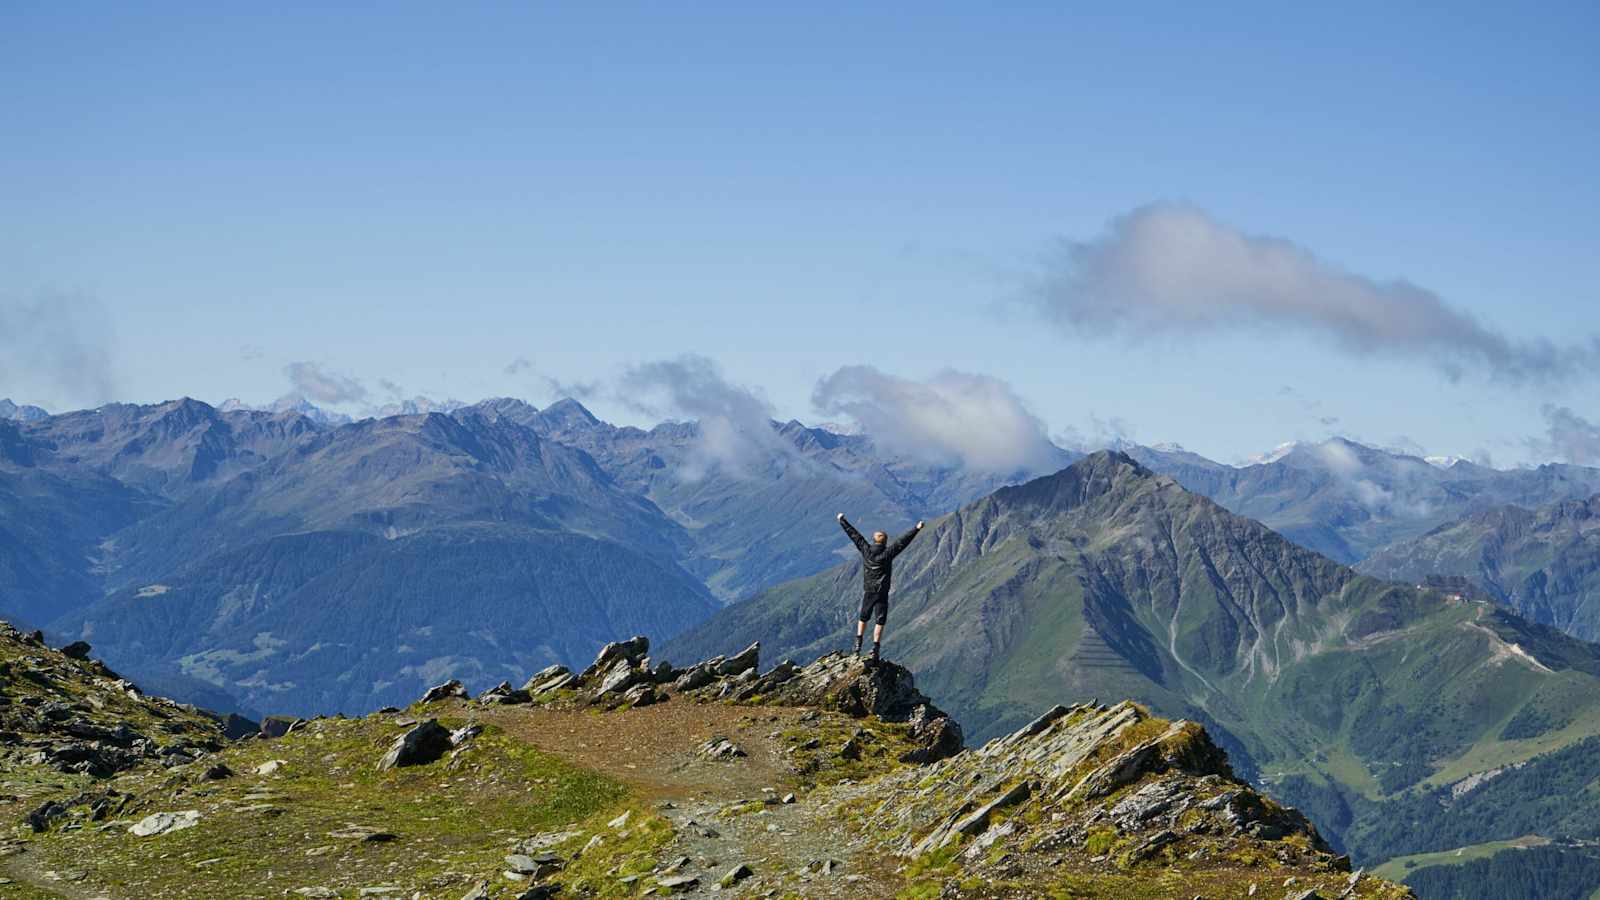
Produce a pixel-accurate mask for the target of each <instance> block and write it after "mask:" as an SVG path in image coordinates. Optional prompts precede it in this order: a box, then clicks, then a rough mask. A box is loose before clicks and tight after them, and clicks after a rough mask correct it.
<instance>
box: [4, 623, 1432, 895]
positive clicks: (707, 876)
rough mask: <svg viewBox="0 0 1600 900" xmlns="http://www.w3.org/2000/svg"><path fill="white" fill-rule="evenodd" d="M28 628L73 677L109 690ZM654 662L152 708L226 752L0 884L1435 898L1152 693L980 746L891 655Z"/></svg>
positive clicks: (64, 810)
mask: <svg viewBox="0 0 1600 900" xmlns="http://www.w3.org/2000/svg"><path fill="white" fill-rule="evenodd" d="M0 638H3V639H9V640H12V641H14V642H15V643H16V644H17V646H20V647H25V648H26V649H27V653H26V654H25V655H29V656H33V657H37V658H38V659H39V660H40V662H39V663H38V664H37V665H38V666H40V667H43V668H45V669H48V670H50V672H49V677H50V678H51V679H52V680H53V682H54V683H56V684H57V685H58V686H59V685H60V684H61V683H63V682H64V681H66V680H69V679H68V678H67V677H65V676H63V675H62V674H61V672H79V671H81V672H83V673H89V675H90V677H101V678H104V677H106V676H103V675H101V676H94V675H93V674H92V669H93V667H94V666H96V665H97V664H94V663H90V662H87V661H85V660H78V659H73V658H71V657H70V656H68V655H66V654H63V653H59V652H57V651H50V650H47V649H44V648H40V647H37V646H35V645H34V644H32V643H30V642H29V639H27V638H23V637H21V636H18V635H14V634H11V633H0ZM648 652H649V641H648V640H646V639H645V638H643V637H640V638H634V639H631V640H629V641H621V642H617V643H614V644H611V645H608V646H607V647H605V648H604V649H602V650H601V652H600V654H599V655H598V657H597V658H596V660H595V662H594V663H593V664H591V665H590V666H588V667H586V668H585V669H584V670H583V671H581V672H576V673H574V672H569V671H564V670H559V667H553V668H552V669H547V670H543V671H540V672H538V673H536V674H535V675H534V676H532V677H530V678H529V679H528V680H527V681H526V682H525V684H524V686H522V687H513V686H512V685H511V684H509V683H506V684H501V685H498V686H496V687H494V688H491V689H490V690H488V691H485V692H483V693H482V694H479V695H478V696H477V697H472V696H470V695H469V694H468V692H467V691H466V690H465V688H464V687H462V686H461V685H460V684H459V683H456V682H446V683H445V684H441V685H439V686H437V687H435V688H433V689H432V690H430V691H428V692H427V694H426V695H425V696H424V697H423V698H421V699H419V701H418V702H417V703H415V704H412V705H411V706H409V707H408V708H406V709H397V708H388V709H385V710H381V711H379V712H377V713H374V714H372V715H369V716H366V717H363V718H360V719H345V718H342V717H333V718H317V719H311V720H303V721H297V722H295V723H293V725H292V727H289V728H287V729H286V730H283V731H281V733H280V734H281V736H275V737H269V736H267V735H268V732H266V731H265V730H263V731H261V732H252V733H251V734H250V735H249V736H248V737H246V738H244V739H241V740H238V741H234V742H231V743H229V742H227V741H225V740H224V739H223V738H222V737H221V736H220V734H221V725H220V723H217V722H214V721H212V720H209V719H207V718H206V717H204V716H203V715H200V714H198V713H194V712H192V711H188V710H185V709H184V708H183V707H179V706H177V705H176V704H172V705H171V706H170V707H169V706H168V704H167V702H166V701H160V700H154V699H149V698H142V697H141V698H139V699H138V700H137V702H138V703H139V704H140V706H139V707H138V708H136V709H131V710H130V713H132V712H139V713H142V714H147V715H152V716H153V715H155V713H154V712H149V711H148V710H146V709H145V707H146V706H148V707H149V708H150V709H151V710H159V711H160V712H161V713H163V714H165V715H168V716H170V717H171V718H172V719H173V720H175V721H182V722H191V723H192V725H193V728H194V729H196V730H195V731H194V732H193V733H194V734H195V735H200V734H210V735H212V738H211V742H210V743H209V744H203V743H201V741H200V740H199V739H198V737H194V738H191V739H190V740H191V743H192V744H193V745H194V746H195V747H196V748H197V751H196V752H195V753H194V754H192V755H190V754H187V753H186V754H184V758H183V759H181V760H178V759H177V758H176V756H174V755H173V754H170V753H168V754H163V753H161V752H159V751H157V752H155V753H154V754H152V755H146V756H143V757H141V758H140V759H139V760H136V761H134V762H133V763H132V765H131V766H130V767H128V768H125V769H121V770H119V771H116V772H112V773H109V774H105V775H100V774H97V773H95V772H90V771H87V770H84V771H77V770H74V771H71V772H59V773H58V774H60V775H61V776H62V777H64V778H67V779H69V781H70V783H63V784H61V785H59V787H60V788H61V789H62V790H61V792H60V793H58V794H57V795H55V796H53V797H51V798H50V799H49V801H48V803H49V804H52V805H53V806H52V808H53V809H54V810H55V812H54V813H53V814H52V815H51V816H49V817H48V818H45V819H43V820H42V821H40V822H39V823H38V824H37V826H33V825H31V824H30V825H28V826H24V830H22V831H19V832H18V835H19V837H18V838H17V839H15V840H14V841H12V842H10V843H6V844H5V845H4V848H3V850H0V876H11V877H18V878H22V879H24V880H26V882H27V883H29V884H30V885H32V886H33V887H35V888H39V889H41V890H43V891H44V892H45V893H46V894H47V895H49V894H54V893H58V892H59V893H61V894H63V895H65V896H69V897H77V896H85V897H87V896H95V897H102V896H103V897H108V898H120V897H142V896H154V895H159V896H172V897H211V896H219V895H228V896H240V897H255V896H260V897H269V896H270V897H279V896H285V895H287V896H290V897H296V896H301V897H325V898H328V897H367V896H396V897H413V898H420V897H440V898H449V900H465V898H476V900H489V898H521V900H527V898H550V897H634V896H659V895H668V894H670V895H680V896H710V895H712V894H716V895H718V896H723V895H727V896H749V897H763V898H768V897H773V898H776V897H782V898H811V897H852V898H853V897H883V896H890V895H898V896H915V897H924V896H926V897H933V896H939V897H950V898H965V897H974V898H975V897H1040V896H1056V895H1061V896H1115V897H1130V898H1139V897H1150V898H1155V897H1181V898H1184V900H1188V898H1193V897H1195V896H1202V897H1208V898H1222V897H1236V896H1253V897H1261V898H1268V900H1290V898H1293V900H1310V898H1324V900H1331V898H1334V897H1339V898H1356V897H1360V898H1374V897H1381V898H1400V897H1406V896H1409V894H1408V893H1407V892H1406V891H1405V890H1404V889H1403V888H1399V887H1396V886H1394V885H1392V884H1390V883H1388V882H1383V881H1379V880H1377V879H1373V878H1369V877H1365V876H1363V875H1361V874H1360V873H1350V872H1348V871H1347V870H1348V860H1346V859H1343V858H1341V857H1337V856H1335V855H1334V854H1332V853H1331V852H1330V851H1329V850H1328V848H1327V846H1326V844H1324V843H1323V841H1322V839H1321V837H1320V836H1319V835H1318V834H1317V832H1316V830H1315V829H1314V828H1313V827H1312V826H1311V825H1310V824H1309V823H1308V822H1307V821H1306V819H1305V818H1304V817H1303V816H1301V815H1300V814H1299V813H1297V812H1294V811H1293V810H1288V809H1284V808H1282V807H1279V806H1277V805H1276V804H1273V803H1272V802H1271V801H1268V800H1266V799H1264V798H1262V797H1261V796H1260V795H1259V794H1257V793H1256V792H1255V791H1254V790H1253V789H1251V788H1250V787H1249V786H1248V785H1247V784H1244V783H1242V782H1240V781H1239V780H1238V779H1236V778H1235V777H1234V775H1233V773H1232V771H1231V769H1230V768H1229V766H1228V763H1227V759H1226V756H1225V754H1224V753H1223V752H1222V751H1221V750H1220V749H1218V748H1217V747H1216V746H1215V745H1214V744H1213V743H1212V742H1211V740H1210V738H1209V737H1208V736H1207V734H1206V733H1205V731H1204V730H1203V729H1201V728H1200V727H1199V726H1198V725H1195V724H1193V723H1188V722H1167V721H1164V720H1161V719H1156V718H1154V717H1152V716H1150V715H1149V714H1148V713H1147V712H1146V711H1145V710H1144V709H1143V708H1141V707H1139V706H1137V705H1135V704H1132V703H1121V704H1118V705H1115V706H1110V707H1106V706H1101V705H1098V704H1092V703H1091V704H1082V705H1079V706H1074V707H1057V708H1055V709H1052V710H1051V711H1049V712H1047V713H1046V714H1045V715H1043V716H1041V717H1039V718H1038V719H1037V720H1035V721H1034V722H1032V723H1030V724H1028V725H1027V726H1025V727H1024V728H1022V729H1020V730H1018V731H1017V732H1015V733H1014V734H1011V735H1008V736H1006V737H1004V738H1000V739H997V740H995V741H991V742H990V743H988V744H986V745H985V746H983V747H981V748H977V749H965V748H964V747H963V746H962V737H961V734H962V733H961V729H960V726H959V725H958V724H957V723H956V722H955V721H954V720H952V719H951V718H950V717H949V716H947V715H945V714H944V713H943V712H942V711H941V710H940V709H939V708H938V707H937V706H936V705H934V704H933V703H932V702H931V701H930V700H929V698H928V697H926V696H925V695H924V694H922V693H921V691H919V690H918V689H917V688H916V685H915V680H914V678H913V676H912V673H911V672H909V671H908V670H906V669H905V668H903V667H901V666H899V665H897V664H894V663H891V662H887V661H885V662H882V663H879V664H872V663H869V662H868V661H866V660H863V659H859V658H856V657H853V656H847V655H844V654H840V653H830V654H828V655H826V656H824V657H822V658H821V659H818V660H816V661H814V662H812V663H811V664H809V665H806V666H800V665H797V664H795V663H793V662H791V661H784V662H780V663H779V664H778V665H776V666H774V667H772V668H771V669H768V670H766V671H762V669H761V668H760V658H759V657H760V647H759V646H758V645H752V646H751V647H748V648H746V649H745V650H744V651H742V652H740V653H737V654H733V655H731V656H726V657H713V658H711V659H707V660H703V661H701V662H698V663H696V664H694V665H691V666H688V667H684V668H679V667H676V666H673V665H671V664H669V663H665V662H659V661H652V660H651V659H650V658H649V656H648ZM57 669H59V670H60V672H57V671H56V670H57ZM16 671H18V669H17V668H16V667H15V666H13V667H12V668H10V669H8V670H7V672H8V673H12V674H14V673H15V672H16ZM107 683H108V684H109V685H114V684H115V682H114V681H108V682H107ZM6 687H7V690H8V692H7V693H6V694H5V695H4V696H5V697H6V699H7V700H8V703H7V705H6V707H4V710H5V712H6V713H7V714H8V715H10V714H12V712H13V711H12V704H11V703H10V702H9V701H10V699H11V698H12V697H13V696H14V692H13V691H12V688H11V684H10V683H9V682H7V683H6ZM118 689H119V690H123V691H126V690H128V688H127V687H122V688H118ZM129 699H130V700H132V698H129ZM46 702H48V701H46ZM19 705H21V704H19ZM85 705H86V706H92V705H93V704H89V703H88V702H87V701H85ZM139 721H145V720H142V719H141V720H139ZM102 724H105V723H102ZM130 728H131V726H130ZM274 732H277V730H276V729H274ZM34 733H37V732H34ZM185 733H186V734H187V733H188V732H185ZM561 734H568V735H572V736H571V737H566V738H562V737H559V735H561ZM645 734H648V735H649V737H648V738H647V739H646V740H644V741H642V742H641V741H640V740H639V738H640V737H641V736H643V735H645ZM705 735H709V736H710V737H709V739H705V737H704V736H705ZM591 742H595V743H596V744H597V745H595V746H590V744H591ZM535 747H537V748H538V749H535ZM582 751H587V753H585V752H582ZM652 753H654V754H658V755H659V756H660V757H661V758H660V759H659V760H653V761H652V760H651V759H650V754H652ZM169 757H171V759H169ZM635 761H642V762H644V763H645V765H646V767H654V768H655V769H657V770H658V771H659V772H663V773H666V774H667V778H666V780H665V781H661V780H657V781H651V780H650V779H648V778H642V776H636V775H634V774H631V772H632V771H633V770H635V769H636V768H638V766H636V764H635ZM588 766H594V767H595V768H588ZM596 768H597V769H600V770H602V771H596V770H595V769H596ZM52 771H54V770H52ZM11 774H13V773H12V772H11V771H10V770H9V769H8V772H7V775H8V776H9V775H11ZM7 783H8V784H9V783H10V782H7ZM761 785H766V786H761ZM753 786H759V787H753ZM86 787H87V788H89V789H88V790H85V789H84V788H86ZM74 792H75V793H74ZM8 808H11V809H13V810H15V809H17V807H15V806H14V805H12V806H10V807H8ZM269 848H270V849H269ZM0 883H3V880H0ZM58 888H59V891H58ZM29 896H33V895H29Z"/></svg>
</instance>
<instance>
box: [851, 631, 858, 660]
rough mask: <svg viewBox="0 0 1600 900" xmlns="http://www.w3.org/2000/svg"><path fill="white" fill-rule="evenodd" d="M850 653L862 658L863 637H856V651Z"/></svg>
mask: <svg viewBox="0 0 1600 900" xmlns="http://www.w3.org/2000/svg"><path fill="white" fill-rule="evenodd" d="M850 652H851V654H852V655H854V656H860V655H861V635H859V634H858V635H856V648H855V649H854V650H852V651H850Z"/></svg>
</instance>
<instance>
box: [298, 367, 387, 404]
mask: <svg viewBox="0 0 1600 900" xmlns="http://www.w3.org/2000/svg"><path fill="white" fill-rule="evenodd" d="M283 374H285V375H287V376H289V382H290V383H291V384H293V385H294V389H295V390H296V391H298V392H299V393H301V394H303V395H304V396H305V397H306V399H308V400H311V401H312V402H315V403H335V404H337V403H358V402H360V401H362V400H365V399H366V398H367V388H366V386H365V385H363V384H362V383H361V382H360V381H358V380H356V379H355V378H351V377H350V376H348V375H341V374H340V373H338V372H334V371H333V370H331V369H329V368H327V367H326V366H323V365H321V364H319V363H314V362H292V363H289V364H288V365H287V366H284V367H283Z"/></svg>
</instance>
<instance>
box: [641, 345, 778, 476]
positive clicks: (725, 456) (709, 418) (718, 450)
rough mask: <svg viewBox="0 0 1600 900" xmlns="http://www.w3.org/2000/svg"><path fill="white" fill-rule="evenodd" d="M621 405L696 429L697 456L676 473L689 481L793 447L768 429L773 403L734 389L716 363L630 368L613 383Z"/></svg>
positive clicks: (688, 359)
mask: <svg viewBox="0 0 1600 900" xmlns="http://www.w3.org/2000/svg"><path fill="white" fill-rule="evenodd" d="M618 385H619V388H620V390H621V392H622V398H623V401H624V402H626V403H628V404H629V405H630V406H632V407H634V408H635V409H638V410H640V411H642V412H644V413H646V414H648V415H654V416H661V415H667V414H675V415H679V416H682V417H685V418H688V419H693V420H695V421H696V422H697V423H698V425H699V440H698V446H697V448H696V451H697V452H696V454H695V456H694V457H693V458H691V459H690V460H689V461H688V462H687V465H686V467H685V469H684V470H683V471H681V472H680V473H679V474H680V475H682V476H683V477H685V478H689V479H694V478H698V477H700V476H701V475H703V474H705V473H706V471H708V470H709V469H710V468H711V467H712V466H715V465H721V466H725V467H728V468H729V469H730V470H732V471H738V470H742V469H746V468H748V467H749V466H751V465H754V464H756V463H758V462H759V461H761V460H764V459H768V458H770V457H771V456H772V455H773V454H774V453H779V454H788V453H791V452H792V450H793V447H792V446H790V445H788V444H787V443H785V442H784V441H783V440H782V438H780V437H779V436H778V434H777V433H776V432H775V431H773V428H772V413H773V410H772V404H771V403H769V402H768V401H767V399H766V397H765V396H763V395H762V394H761V392H760V391H759V390H757V389H755V388H749V387H745V386H742V385H737V384H734V383H733V382H731V381H729V380H728V379H727V378H726V377H725V376H724V375H723V374H722V370H721V368H720V367H718V366H717V364H716V363H715V362H713V361H712V360H710V359H707V358H706V357H704V356H697V355H694V354H686V355H684V356H680V357H678V358H677V359H667V360H657V361H654V362H648V363H644V364H642V365H637V366H632V367H630V368H629V369H627V370H626V371H625V372H623V374H622V377H621V378H620V379H619V382H618Z"/></svg>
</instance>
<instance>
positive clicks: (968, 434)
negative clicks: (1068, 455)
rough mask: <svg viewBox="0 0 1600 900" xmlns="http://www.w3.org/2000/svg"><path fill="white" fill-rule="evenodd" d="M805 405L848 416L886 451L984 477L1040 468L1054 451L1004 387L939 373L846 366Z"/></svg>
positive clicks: (1050, 462)
mask: <svg viewBox="0 0 1600 900" xmlns="http://www.w3.org/2000/svg"><path fill="white" fill-rule="evenodd" d="M811 402H812V404H813V405H814V406H816V408H817V409H818V410H819V411H821V412H822V413H824V414H825V415H829V416H848V417H849V418H851V419H853V420H855V421H856V423H857V424H859V425H860V426H861V428H862V430H863V431H865V432H866V433H868V434H870V435H872V438H873V440H874V441H876V442H877V443H878V444H879V445H881V446H883V447H884V448H885V449H887V450H891V451H894V452H901V453H906V454H908V455H910V456H913V457H917V458H920V459H924V460H928V461H931V462H937V463H944V464H952V465H953V464H957V463H959V464H961V465H965V466H968V467H970V468H973V469H977V470H980V471H985V472H1002V473H1009V472H1015V471H1018V470H1027V471H1044V470H1047V469H1050V468H1053V466H1054V464H1055V463H1057V462H1058V461H1059V453H1060V451H1059V450H1058V449H1057V448H1056V447H1055V446H1054V445H1052V444H1051V443H1050V439H1049V438H1048V437H1047V436H1046V433H1045V427H1044V423H1043V422H1041V421H1039V419H1038V418H1037V417H1036V416H1034V415H1033V413H1032V412H1030V411H1029V410H1028V408H1027V406H1026V405H1025V404H1024V403H1023V402H1022V398H1021V397H1019V396H1017V393H1016V392H1015V391H1014V390H1012V388H1011V386H1010V385H1009V384H1007V383H1006V382H1004V381H1002V380H1000V379H998V378H994V377H992V376H989V375H973V374H969V373H966V372H956V371H952V370H945V371H943V372H940V373H939V374H937V375H935V376H933V377H932V378H930V379H928V380H927V381H915V380H912V379H909V378H901V377H898V376H895V375H889V374H886V373H884V372H881V371H879V370H878V369H876V368H873V367H872V366H845V367H843V368H841V369H839V370H838V371H836V372H834V373H833V374H831V375H828V376H825V377H824V378H822V380H820V381H818V382H817V386H816V389H815V390H814V391H813V392H812V395H811Z"/></svg>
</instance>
